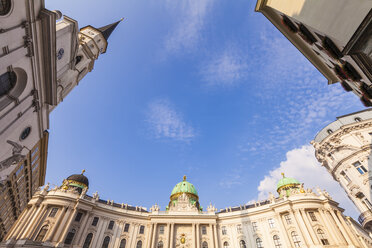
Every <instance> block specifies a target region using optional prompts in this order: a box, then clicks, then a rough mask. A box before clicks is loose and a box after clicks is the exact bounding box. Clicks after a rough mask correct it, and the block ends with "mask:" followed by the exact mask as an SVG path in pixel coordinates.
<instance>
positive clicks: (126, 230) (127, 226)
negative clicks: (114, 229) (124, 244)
mask: <svg viewBox="0 0 372 248" xmlns="http://www.w3.org/2000/svg"><path fill="white" fill-rule="evenodd" d="M128 231H129V224H128V223H127V224H125V226H124V232H128Z"/></svg>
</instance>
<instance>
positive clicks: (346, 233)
mask: <svg viewBox="0 0 372 248" xmlns="http://www.w3.org/2000/svg"><path fill="white" fill-rule="evenodd" d="M330 212H331V215H332V217H333V219H334V220H335V221H336V223H337V225H338V226H339V228H340V230H341V231H342V234H343V235H344V237H345V239H346V242H347V243H348V245H353V241H351V239H350V237H349V233H348V232H347V231H346V230H345V228H344V226H343V225H342V223H341V222H340V220H339V219H338V218H337V216H336V214H335V212H334V211H333V210H330Z"/></svg>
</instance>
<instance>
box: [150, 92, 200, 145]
mask: <svg viewBox="0 0 372 248" xmlns="http://www.w3.org/2000/svg"><path fill="white" fill-rule="evenodd" d="M147 122H148V123H149V126H150V129H151V131H152V133H153V134H154V136H155V138H158V139H161V138H166V139H172V140H177V141H184V142H189V141H191V140H192V139H193V138H194V137H195V131H194V129H193V128H192V127H191V126H190V125H188V124H186V123H185V122H184V120H183V117H182V115H181V114H180V113H179V112H177V111H176V110H175V109H174V107H173V106H172V104H171V103H170V102H169V101H167V100H164V99H161V100H156V101H153V102H152V103H150V104H149V109H148V112H147Z"/></svg>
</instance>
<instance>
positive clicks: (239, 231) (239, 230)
mask: <svg viewBox="0 0 372 248" xmlns="http://www.w3.org/2000/svg"><path fill="white" fill-rule="evenodd" d="M236 231H237V232H238V233H242V232H243V230H242V225H240V224H238V225H237V226H236Z"/></svg>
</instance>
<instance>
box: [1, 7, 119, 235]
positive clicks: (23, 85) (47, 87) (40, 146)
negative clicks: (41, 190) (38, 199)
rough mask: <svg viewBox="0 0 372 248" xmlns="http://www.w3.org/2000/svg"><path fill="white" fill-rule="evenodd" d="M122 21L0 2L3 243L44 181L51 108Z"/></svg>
mask: <svg viewBox="0 0 372 248" xmlns="http://www.w3.org/2000/svg"><path fill="white" fill-rule="evenodd" d="M117 24H118V22H116V23H114V24H111V25H108V26H105V27H102V28H94V27H91V26H87V27H84V28H82V29H80V30H79V27H78V23H77V21H76V20H74V19H72V18H70V17H67V16H62V14H61V12H59V11H50V10H47V9H46V8H45V3H44V0H1V1H0V44H1V51H0V148H1V149H0V241H1V240H2V239H3V238H4V236H5V235H6V234H7V232H8V231H9V229H10V228H11V226H12V225H13V223H14V222H15V220H16V219H17V218H18V216H19V215H20V214H21V212H22V210H23V209H24V208H25V207H26V206H27V202H28V201H29V200H30V199H31V197H32V195H33V193H34V192H35V191H36V190H37V189H38V187H39V186H41V185H43V184H44V180H45V172H46V160H47V150H48V137H49V135H48V131H47V130H48V129H49V115H50V113H51V111H52V110H53V109H54V108H55V107H56V106H57V105H58V104H59V103H61V102H62V101H63V99H64V98H65V97H66V96H67V95H68V94H69V93H70V92H71V90H72V89H74V87H75V86H77V85H78V83H79V82H80V80H81V79H82V78H83V77H84V76H85V75H86V74H87V73H88V72H90V71H91V70H92V69H93V66H94V63H95V61H96V60H97V59H98V57H99V55H100V54H102V53H105V52H106V48H107V44H108V43H107V39H108V37H109V36H110V34H111V32H112V31H113V29H114V28H115V27H116V25H117Z"/></svg>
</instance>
